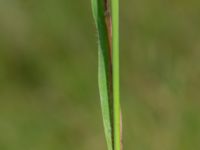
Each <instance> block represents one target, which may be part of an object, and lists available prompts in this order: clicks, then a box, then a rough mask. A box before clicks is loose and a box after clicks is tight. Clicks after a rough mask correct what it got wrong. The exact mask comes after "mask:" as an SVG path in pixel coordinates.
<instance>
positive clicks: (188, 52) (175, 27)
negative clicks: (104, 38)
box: [0, 0, 200, 150]
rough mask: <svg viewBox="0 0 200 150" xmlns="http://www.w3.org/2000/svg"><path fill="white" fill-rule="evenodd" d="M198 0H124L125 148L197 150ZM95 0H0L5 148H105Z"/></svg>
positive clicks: (0, 110)
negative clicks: (92, 13)
mask: <svg viewBox="0 0 200 150" xmlns="http://www.w3.org/2000/svg"><path fill="white" fill-rule="evenodd" d="M199 3H200V2H199V1H197V0H191V1H180V0H174V1H168V2H167V1H165V2H164V1H158V0H152V1H148V0H136V1H131V0H129V1H123V2H121V59H122V60H121V62H122V64H121V69H122V70H121V71H122V72H121V81H122V83H121V85H122V87H121V90H122V94H121V96H122V110H123V116H124V119H123V120H124V134H125V135H124V149H130V150H132V149H137V150H160V149H162V150H199V149H200V143H199V142H198V139H199V138H200V117H199V113H200V111H199V110H200V109H199V107H200V101H199V99H200V94H199V89H200V79H199V76H200V68H199V63H200V61H199V58H200V51H199V49H200V45H199V41H200V36H199V35H200V28H199V26H200V21H199V16H200V4H199ZM90 8H91V7H90V1H65V0H34V1H33V0H29V1H25V0H2V1H0V133H1V134H0V149H2V150H18V149H20V150H27V149H28V150H57V149H59V150H62V149H71V150H80V149H81V150H90V149H96V150H102V149H106V146H105V141H104V135H103V127H102V120H101V111H100V104H99V96H98V88H97V87H98V86H97V51H96V41H95V40H96V35H95V34H94V32H95V28H94V24H93V19H92V15H91V10H90Z"/></svg>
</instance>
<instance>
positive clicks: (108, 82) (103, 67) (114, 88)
mask: <svg viewBox="0 0 200 150" xmlns="http://www.w3.org/2000/svg"><path fill="white" fill-rule="evenodd" d="M104 2H105V1H103V0H92V9H93V15H94V19H95V23H96V26H97V31H98V37H99V91H100V98H101V107H102V114H103V121H104V128H105V135H106V140H107V145H108V150H113V149H115V150H119V149H120V105H119V40H118V39H119V35H118V28H119V27H118V2H117V1H115V2H114V1H113V2H112V3H111V5H112V10H113V11H112V16H113V23H112V25H113V26H112V28H113V35H112V36H113V39H112V47H113V49H112V52H113V62H112V60H111V57H109V53H110V50H109V39H108V37H109V36H108V33H107V31H108V30H107V28H106V22H105V8H104V6H105V4H104ZM110 62H112V63H113V67H110V64H109V63H110ZM111 72H113V76H110V75H112V73H111Z"/></svg>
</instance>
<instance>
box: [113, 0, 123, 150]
mask: <svg viewBox="0 0 200 150" xmlns="http://www.w3.org/2000/svg"><path fill="white" fill-rule="evenodd" d="M111 12H112V48H113V51H112V54H113V57H112V59H113V108H114V150H120V149H121V133H120V93H119V0H112V1H111Z"/></svg>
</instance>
